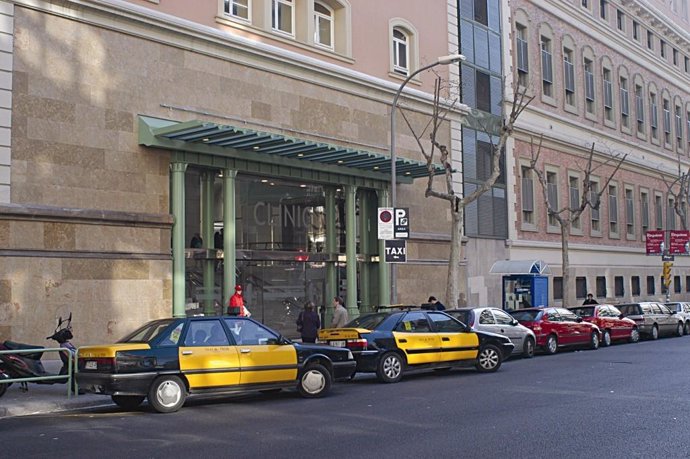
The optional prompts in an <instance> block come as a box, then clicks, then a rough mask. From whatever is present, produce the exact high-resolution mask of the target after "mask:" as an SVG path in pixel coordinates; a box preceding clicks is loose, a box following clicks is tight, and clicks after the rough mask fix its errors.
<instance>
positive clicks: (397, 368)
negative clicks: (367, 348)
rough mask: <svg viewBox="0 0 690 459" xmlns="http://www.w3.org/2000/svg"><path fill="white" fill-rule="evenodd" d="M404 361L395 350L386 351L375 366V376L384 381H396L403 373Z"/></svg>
mask: <svg viewBox="0 0 690 459" xmlns="http://www.w3.org/2000/svg"><path fill="white" fill-rule="evenodd" d="M403 366H404V363H403V361H402V358H401V357H400V354H398V353H396V352H386V353H385V354H383V355H382V356H381V359H380V360H379V365H378V367H377V368H376V377H377V378H379V381H381V382H385V383H396V382H398V381H400V378H402V375H403Z"/></svg>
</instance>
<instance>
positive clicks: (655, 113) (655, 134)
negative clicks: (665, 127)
mask: <svg viewBox="0 0 690 459" xmlns="http://www.w3.org/2000/svg"><path fill="white" fill-rule="evenodd" d="M649 118H650V120H649V126H650V128H651V131H652V138H653V139H658V138H659V109H658V103H657V98H656V94H654V93H653V92H650V93H649Z"/></svg>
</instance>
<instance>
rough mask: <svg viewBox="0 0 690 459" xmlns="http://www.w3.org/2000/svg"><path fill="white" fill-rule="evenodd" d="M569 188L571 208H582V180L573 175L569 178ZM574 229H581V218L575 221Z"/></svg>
mask: <svg viewBox="0 0 690 459" xmlns="http://www.w3.org/2000/svg"><path fill="white" fill-rule="evenodd" d="M568 188H569V192H570V193H569V194H570V208H571V209H577V208H579V207H580V179H579V178H577V177H573V176H572V175H571V176H569V177H568ZM573 228H574V229H576V230H579V229H580V217H578V218H577V219H576V220H575V221H573Z"/></svg>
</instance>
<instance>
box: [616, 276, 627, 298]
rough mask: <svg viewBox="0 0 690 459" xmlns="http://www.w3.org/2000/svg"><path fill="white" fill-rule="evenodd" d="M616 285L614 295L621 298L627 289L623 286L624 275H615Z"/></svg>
mask: <svg viewBox="0 0 690 459" xmlns="http://www.w3.org/2000/svg"><path fill="white" fill-rule="evenodd" d="M613 285H614V295H615V296H616V298H620V297H622V296H623V295H625V289H624V288H623V276H615V277H614V278H613Z"/></svg>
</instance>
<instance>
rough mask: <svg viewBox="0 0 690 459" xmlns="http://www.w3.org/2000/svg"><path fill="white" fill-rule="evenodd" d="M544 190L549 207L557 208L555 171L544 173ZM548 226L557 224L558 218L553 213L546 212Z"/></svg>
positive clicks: (556, 178) (556, 176) (556, 177)
mask: <svg viewBox="0 0 690 459" xmlns="http://www.w3.org/2000/svg"><path fill="white" fill-rule="evenodd" d="M546 192H547V198H548V200H549V207H550V208H551V209H554V210H557V209H558V175H557V174H556V173H555V172H547V173H546ZM548 223H549V226H557V225H558V220H556V217H555V216H554V215H551V213H550V212H549V213H548Z"/></svg>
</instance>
